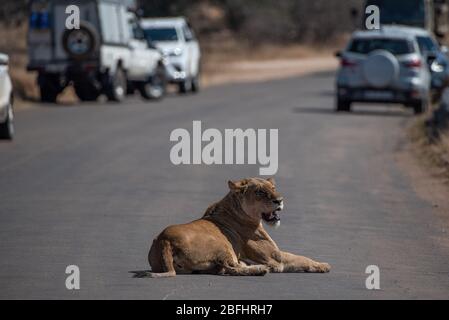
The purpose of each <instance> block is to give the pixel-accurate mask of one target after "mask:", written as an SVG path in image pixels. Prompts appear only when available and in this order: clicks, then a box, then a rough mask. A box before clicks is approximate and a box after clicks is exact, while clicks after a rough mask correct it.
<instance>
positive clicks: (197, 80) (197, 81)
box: [192, 73, 201, 93]
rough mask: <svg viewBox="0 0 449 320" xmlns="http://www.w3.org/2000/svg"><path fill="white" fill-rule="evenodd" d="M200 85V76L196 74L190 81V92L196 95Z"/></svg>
mask: <svg viewBox="0 0 449 320" xmlns="http://www.w3.org/2000/svg"><path fill="white" fill-rule="evenodd" d="M200 88H201V84H200V74H199V73H198V74H197V75H196V76H195V77H194V78H193V79H192V92H194V93H198V92H199V91H200Z"/></svg>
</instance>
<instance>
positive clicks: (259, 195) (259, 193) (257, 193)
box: [256, 190, 267, 197]
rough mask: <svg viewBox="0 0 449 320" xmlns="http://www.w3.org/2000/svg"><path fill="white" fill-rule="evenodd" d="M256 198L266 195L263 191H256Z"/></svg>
mask: <svg viewBox="0 0 449 320" xmlns="http://www.w3.org/2000/svg"><path fill="white" fill-rule="evenodd" d="M256 196H258V197H266V196H267V194H266V192H265V191H262V190H257V191H256Z"/></svg>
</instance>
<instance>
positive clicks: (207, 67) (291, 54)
mask: <svg viewBox="0 0 449 320" xmlns="http://www.w3.org/2000/svg"><path fill="white" fill-rule="evenodd" d="M346 39H347V35H345V36H342V37H341V39H339V40H336V41H335V42H334V43H332V44H328V43H327V44H326V45H325V46H323V45H316V44H288V45H287V44H286V45H281V44H261V45H258V46H254V45H253V44H251V43H250V42H249V41H246V40H245V39H237V38H235V37H234V36H233V35H232V34H230V33H229V32H226V31H224V32H221V33H220V34H215V35H214V36H213V37H211V38H208V39H203V40H202V41H201V48H202V51H203V58H204V59H203V72H204V73H205V74H206V75H209V76H210V75H213V74H215V73H219V72H221V71H222V70H223V69H226V67H227V64H229V63H232V62H245V61H265V60H288V59H301V58H310V57H323V56H330V55H332V54H333V53H334V52H335V51H336V50H337V49H338V48H342V47H343V45H344V43H345V41H346Z"/></svg>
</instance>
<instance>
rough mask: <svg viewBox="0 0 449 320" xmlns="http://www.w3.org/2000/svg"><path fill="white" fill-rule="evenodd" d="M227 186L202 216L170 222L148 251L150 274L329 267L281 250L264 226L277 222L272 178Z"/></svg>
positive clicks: (276, 197)
mask: <svg viewBox="0 0 449 320" xmlns="http://www.w3.org/2000/svg"><path fill="white" fill-rule="evenodd" d="M228 184H229V189H230V192H229V193H228V194H227V195H226V196H225V197H224V198H223V200H221V201H219V202H217V203H215V204H213V205H211V206H210V207H209V208H208V209H207V210H206V213H205V214H204V216H203V217H202V218H201V219H199V220H196V221H193V222H191V223H188V224H184V225H175V226H170V227H168V228H167V229H165V230H164V231H163V232H162V233H161V234H160V235H159V236H158V237H157V238H156V239H155V240H154V241H153V245H152V246H151V249H150V252H149V254H148V260H149V263H150V265H151V268H152V272H151V273H150V274H149V276H150V277H153V278H161V277H174V276H176V274H177V273H208V274H217V275H232V276H261V275H265V274H266V273H267V272H275V273H281V272H329V270H330V265H329V264H327V263H320V262H316V261H313V260H311V259H309V258H306V257H302V256H297V255H294V254H291V253H288V252H284V251H281V250H280V249H279V248H278V246H277V245H276V243H275V242H274V241H273V240H272V239H271V237H270V236H269V235H268V233H267V232H266V231H265V229H264V227H263V225H262V220H263V221H265V222H266V223H267V224H268V225H271V226H278V225H279V224H280V215H279V213H280V211H282V209H283V207H284V203H283V198H282V197H281V196H280V194H279V193H277V192H276V190H275V182H274V180H273V179H268V180H264V179H258V178H252V179H244V180H241V181H238V182H232V181H229V182H228Z"/></svg>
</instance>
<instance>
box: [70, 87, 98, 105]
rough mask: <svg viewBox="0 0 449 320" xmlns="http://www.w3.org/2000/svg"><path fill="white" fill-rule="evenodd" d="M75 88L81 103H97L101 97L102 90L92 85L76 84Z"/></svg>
mask: <svg viewBox="0 0 449 320" xmlns="http://www.w3.org/2000/svg"><path fill="white" fill-rule="evenodd" d="M74 87H75V93H76V95H77V96H78V98H79V99H80V100H81V101H96V100H97V99H98V97H99V96H100V90H98V89H97V88H96V87H95V86H94V85H93V84H91V83H75V85H74Z"/></svg>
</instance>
